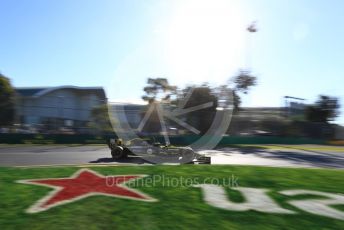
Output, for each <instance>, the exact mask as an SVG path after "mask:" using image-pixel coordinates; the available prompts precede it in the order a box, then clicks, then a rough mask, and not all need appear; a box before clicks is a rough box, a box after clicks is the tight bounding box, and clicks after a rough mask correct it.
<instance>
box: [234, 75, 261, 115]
mask: <svg viewBox="0 0 344 230" xmlns="http://www.w3.org/2000/svg"><path fill="white" fill-rule="evenodd" d="M231 81H232V85H233V94H234V99H233V100H234V102H233V104H234V109H235V110H238V109H239V106H240V104H241V98H240V93H243V94H247V93H248V92H249V90H250V89H251V87H252V86H255V85H257V77H255V76H253V75H252V73H251V71H249V70H239V73H238V74H237V75H236V76H234V77H233V78H232V79H231Z"/></svg>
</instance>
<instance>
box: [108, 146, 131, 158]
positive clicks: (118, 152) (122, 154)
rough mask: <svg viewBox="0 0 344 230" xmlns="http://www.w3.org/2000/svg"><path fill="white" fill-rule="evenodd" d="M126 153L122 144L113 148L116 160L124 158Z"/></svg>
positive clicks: (113, 156)
mask: <svg viewBox="0 0 344 230" xmlns="http://www.w3.org/2000/svg"><path fill="white" fill-rule="evenodd" d="M126 155H127V154H126V151H124V150H123V147H122V146H116V147H115V148H113V149H112V150H111V156H112V158H113V159H114V160H118V159H121V158H124V157H126Z"/></svg>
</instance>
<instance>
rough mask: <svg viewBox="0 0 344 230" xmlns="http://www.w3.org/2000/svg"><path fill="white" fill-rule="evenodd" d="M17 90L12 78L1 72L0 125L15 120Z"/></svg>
mask: <svg viewBox="0 0 344 230" xmlns="http://www.w3.org/2000/svg"><path fill="white" fill-rule="evenodd" d="M14 105H15V90H14V88H13V87H12V85H11V82H10V80H9V79H8V78H7V77H5V76H4V75H2V74H1V73H0V126H4V125H12V124H13V122H14V114H15V110H14Z"/></svg>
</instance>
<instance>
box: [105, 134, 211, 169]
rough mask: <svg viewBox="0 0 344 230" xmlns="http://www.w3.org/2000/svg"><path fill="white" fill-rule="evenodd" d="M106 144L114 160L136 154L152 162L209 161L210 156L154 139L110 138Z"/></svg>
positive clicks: (207, 162) (204, 162) (202, 162)
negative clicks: (125, 140)
mask: <svg viewBox="0 0 344 230" xmlns="http://www.w3.org/2000/svg"><path fill="white" fill-rule="evenodd" d="M108 146H109V148H110V150H111V156H112V158H113V159H114V160H119V159H123V158H126V157H128V155H136V156H140V157H143V158H145V159H146V160H149V161H151V162H154V163H196V164H209V163H210V157H204V156H202V155H200V154H198V153H196V152H195V151H193V149H192V148H191V147H176V146H171V145H162V144H161V143H159V142H156V141H155V140H154V139H153V141H152V140H150V139H140V138H135V139H132V140H130V141H127V142H125V143H124V141H123V140H122V139H110V140H109V141H108Z"/></svg>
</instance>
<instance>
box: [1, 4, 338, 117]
mask: <svg viewBox="0 0 344 230" xmlns="http://www.w3.org/2000/svg"><path fill="white" fill-rule="evenodd" d="M0 9H1V20H0V28H1V36H0V71H1V72H2V73H3V74H4V75H6V76H8V77H9V78H11V80H12V83H13V84H14V86H17V87H19V86H20V87H23V86H57V85H77V86H103V87H105V89H106V92H107V96H108V98H109V99H110V101H137V100H139V99H140V97H141V95H142V87H143V86H144V85H145V81H146V79H147V77H166V78H168V79H169V80H170V82H171V83H173V84H176V85H179V86H184V85H186V84H195V83H196V84H197V83H203V82H206V81H207V82H210V83H211V84H212V85H219V84H223V83H225V82H226V80H227V79H228V78H230V77H231V76H233V75H234V74H235V72H236V71H237V70H238V69H239V68H243V67H247V66H249V67H250V68H251V69H252V70H253V72H254V73H255V74H256V75H257V76H258V82H259V84H258V86H257V87H255V88H254V89H253V90H252V91H251V92H250V94H249V95H248V96H246V97H245V98H244V104H243V105H244V106H282V105H283V100H282V97H283V96H285V95H290V96H296V97H302V98H305V99H307V102H313V101H314V100H315V99H316V98H317V95H319V94H327V95H331V96H337V97H340V98H341V102H342V105H343V107H344V91H343V80H342V79H343V70H342V67H343V65H344V26H343V23H344V14H343V13H342V11H343V9H344V2H343V1H340V0H338V1H334V0H329V1H312V0H276V1H272V0H242V1H236V0H233V1H231V0H218V1H216V0H212V1H202V0H198V1H196V0H128V1H125V0H121V1H116V0H110V1H105V0H98V1H96V0H92V1H90V0H59V1H46V0H0ZM254 20H257V26H258V28H259V31H258V32H257V33H255V34H248V33H247V32H246V31H245V27H246V26H247V25H248V24H249V23H250V22H251V21H254ZM338 121H339V122H340V123H341V124H344V109H342V116H341V118H339V119H338Z"/></svg>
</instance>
